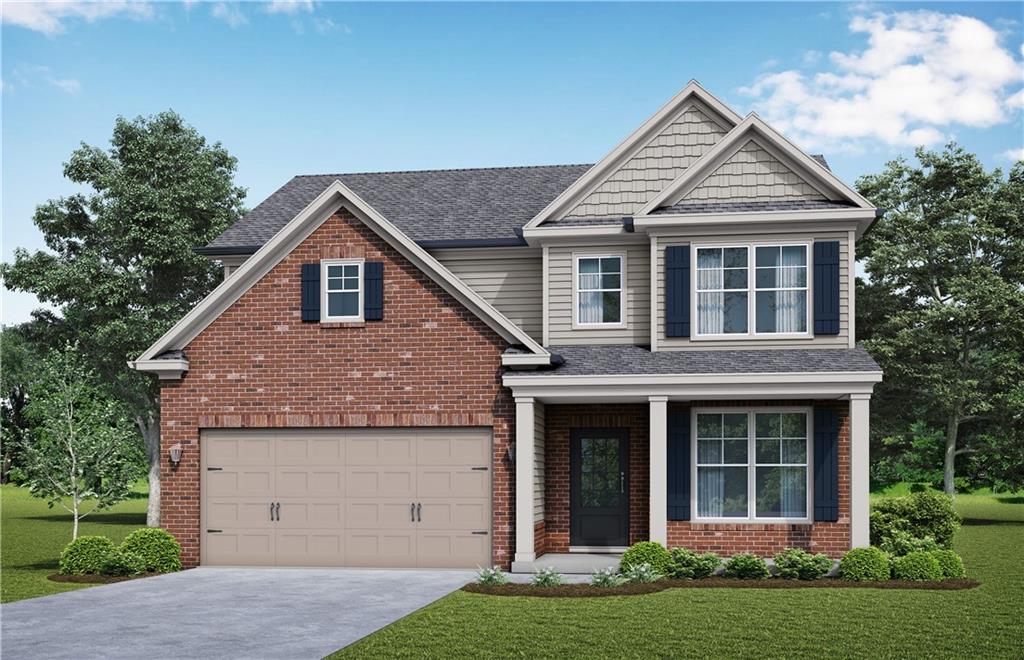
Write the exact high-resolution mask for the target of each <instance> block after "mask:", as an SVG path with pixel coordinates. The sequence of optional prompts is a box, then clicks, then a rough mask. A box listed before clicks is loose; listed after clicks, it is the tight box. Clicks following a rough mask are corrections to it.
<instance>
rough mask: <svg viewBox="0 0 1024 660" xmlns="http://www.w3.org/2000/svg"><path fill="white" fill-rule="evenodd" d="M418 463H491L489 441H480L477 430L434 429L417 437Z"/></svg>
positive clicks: (486, 464) (483, 464)
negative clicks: (434, 430)
mask: <svg viewBox="0 0 1024 660" xmlns="http://www.w3.org/2000/svg"><path fill="white" fill-rule="evenodd" d="M417 456H418V464H419V465H474V466H476V465H479V466H489V465H490V464H491V448H490V443H487V442H481V437H480V433H479V432H466V431H458V430H455V431H436V432H431V433H424V434H421V435H420V436H419V437H418V438H417Z"/></svg>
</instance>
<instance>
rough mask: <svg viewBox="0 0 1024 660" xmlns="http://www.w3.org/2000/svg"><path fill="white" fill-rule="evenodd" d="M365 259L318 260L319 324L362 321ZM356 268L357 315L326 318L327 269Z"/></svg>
mask: <svg viewBox="0 0 1024 660" xmlns="http://www.w3.org/2000/svg"><path fill="white" fill-rule="evenodd" d="M364 262H365V259H321V260H320V322H321V323H359V322H362V321H363V303H364V300H363V297H364V295H365V293H366V283H365V281H364V279H363V270H364V269H363V263H364ZM328 266H358V267H359V313H358V314H356V315H355V316H328V314H327V293H328V291H327V267H328Z"/></svg>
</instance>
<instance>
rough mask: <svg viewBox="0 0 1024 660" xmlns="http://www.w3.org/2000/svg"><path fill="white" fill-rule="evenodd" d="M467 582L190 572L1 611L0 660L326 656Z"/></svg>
mask: <svg viewBox="0 0 1024 660" xmlns="http://www.w3.org/2000/svg"><path fill="white" fill-rule="evenodd" d="M473 577H474V574H473V573H472V572H470V571H442V570H436V571H422V570H417V571H411V570H410V571H403V570H356V569H297V568H296V569H290V568H280V569H245V568H196V569H192V570H189V571H183V572H181V573H173V574H169V575H161V576H158V577H152V578H144V579H140V580H131V581H128V582H119V583H116V584H110V585H104V586H98V587H92V588H89V589H83V590H80V591H72V592H68V593H63V594H58V595H55V596H44V597H42V598H33V599H29V600H24V601H20V602H17V603H9V604H6V605H3V606H2V607H0V623H2V631H0V632H2V636H0V655H2V656H3V658H4V660H21V659H23V658H53V659H57V658H322V657H323V656H325V655H327V654H328V653H331V652H333V651H336V650H337V649H339V648H341V647H343V646H347V645H348V644H351V643H352V642H354V641H356V640H357V639H359V638H361V637H364V636H365V635H368V634H369V633H371V632H373V631H375V630H378V629H380V628H382V627H384V626H386V625H388V624H389V623H391V622H393V621H396V620H397V619H400V618H401V617H403V616H405V615H406V614H409V613H410V612H413V611H415V610H417V609H419V608H421V607H423V606H424V605H427V604H428V603H431V602H433V601H435V600H437V599H438V598H440V597H442V596H444V595H445V594H448V593H450V592H452V591H454V590H455V589H458V588H459V587H461V586H462V585H464V584H466V583H467V582H469V581H470V580H472V579H473Z"/></svg>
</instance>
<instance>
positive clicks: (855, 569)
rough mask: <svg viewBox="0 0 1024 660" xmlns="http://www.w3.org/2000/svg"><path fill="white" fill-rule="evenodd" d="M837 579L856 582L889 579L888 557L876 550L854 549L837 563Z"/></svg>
mask: <svg viewBox="0 0 1024 660" xmlns="http://www.w3.org/2000/svg"><path fill="white" fill-rule="evenodd" d="M839 577H841V578H842V579H844V580H855V581H857V582H875V581H881V580H888V579H889V556H888V555H886V554H885V553H884V552H882V551H881V550H879V549H878V548H873V547H872V548H854V549H853V550H850V551H849V552H847V553H846V554H845V555H843V558H842V560H841V561H840V562H839Z"/></svg>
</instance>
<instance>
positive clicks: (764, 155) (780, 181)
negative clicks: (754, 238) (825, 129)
mask: <svg viewBox="0 0 1024 660" xmlns="http://www.w3.org/2000/svg"><path fill="white" fill-rule="evenodd" d="M825 199H826V197H825V195H823V194H822V193H821V192H820V191H819V190H818V189H817V188H815V187H814V186H812V185H811V184H810V183H808V181H807V180H806V179H804V178H803V177H801V176H800V175H799V174H797V173H796V172H795V171H793V169H792V168H790V167H789V166H788V165H786V164H785V163H783V162H782V161H781V160H779V159H778V158H776V157H775V156H773V155H772V154H771V153H769V152H768V150H767V149H765V148H764V147H763V146H762V145H760V144H759V143H758V142H757V141H756V140H749V141H748V142H747V143H746V144H744V145H743V146H742V147H740V148H739V150H737V151H736V153H735V154H733V155H732V156H731V157H730V158H729V159H728V160H726V161H725V162H724V163H722V164H721V165H720V166H718V168H717V169H715V170H714V171H712V172H711V174H709V175H708V176H707V177H706V178H705V179H704V180H703V181H701V182H700V183H699V184H698V185H697V186H696V187H695V188H694V189H693V190H691V191H690V192H689V193H687V194H686V195H685V196H684V197H683V199H682V200H681V202H680V204H682V205H685V204H687V203H688V202H689V203H701V202H708V201H728V202H765V201H784V200H786V201H788V200H809V201H823V200H825Z"/></svg>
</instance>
